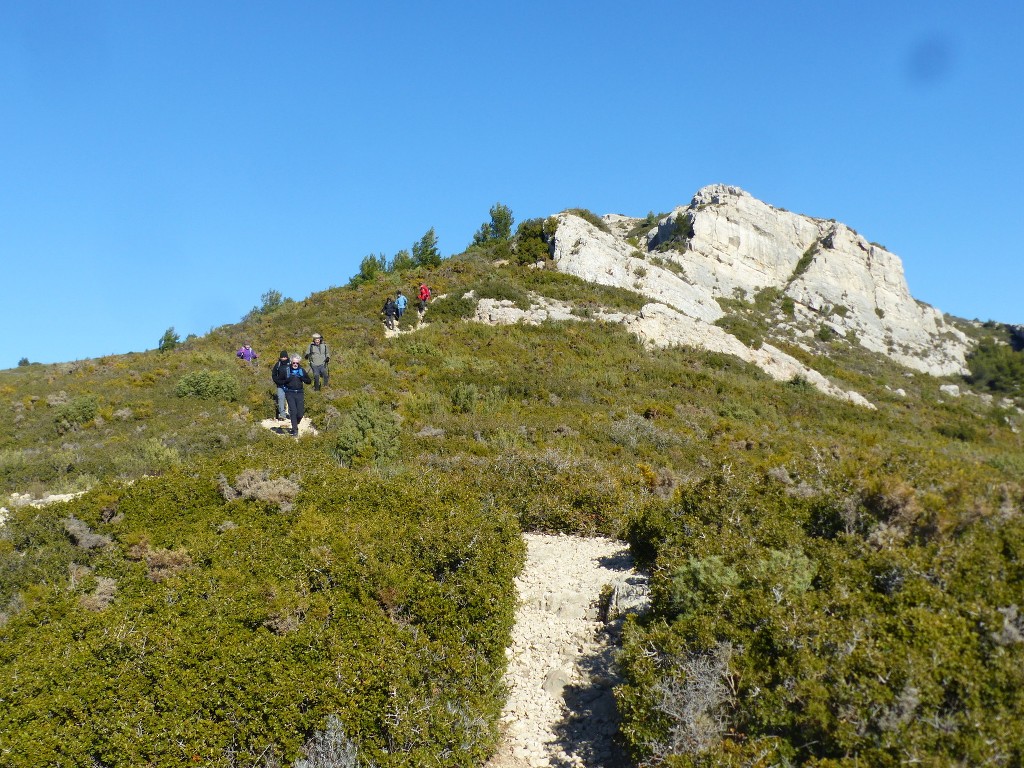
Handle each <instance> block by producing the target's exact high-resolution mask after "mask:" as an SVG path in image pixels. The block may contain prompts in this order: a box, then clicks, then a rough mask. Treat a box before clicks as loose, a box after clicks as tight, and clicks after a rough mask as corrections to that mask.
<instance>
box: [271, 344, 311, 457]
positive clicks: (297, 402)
mask: <svg viewBox="0 0 1024 768" xmlns="http://www.w3.org/2000/svg"><path fill="white" fill-rule="evenodd" d="M274 383H275V384H277V385H278V386H281V387H284V397H285V400H287V401H288V413H289V415H290V416H291V420H292V433H291V434H292V437H298V436H299V422H300V421H302V417H303V415H304V414H305V412H306V396H305V393H304V392H303V389H302V385H303V384H312V383H313V380H312V379H311V378H309V374H308V373H306V372H305V371H304V370H302V358H301V357H299V356H298V355H292V361H291V363H290V364H289V365H288V370H286V371H283V372H278V373H277V374H275V376H274Z"/></svg>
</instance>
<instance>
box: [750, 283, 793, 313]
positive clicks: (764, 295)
mask: <svg viewBox="0 0 1024 768" xmlns="http://www.w3.org/2000/svg"><path fill="white" fill-rule="evenodd" d="M781 298H782V290H781V289H779V288H774V287H772V286H769V287H767V288H762V289H761V290H760V291H758V292H757V293H755V294H754V307H755V308H756V309H757V311H758V312H767V311H768V310H770V309H771V308H772V307H773V306H775V304H776V303H777V302H778V301H779V300H780V299H781ZM790 301H792V299H791V300H790Z"/></svg>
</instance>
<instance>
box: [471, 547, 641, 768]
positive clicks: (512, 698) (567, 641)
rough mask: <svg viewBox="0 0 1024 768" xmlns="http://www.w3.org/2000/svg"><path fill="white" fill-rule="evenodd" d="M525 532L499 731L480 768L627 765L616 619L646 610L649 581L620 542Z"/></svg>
mask: <svg viewBox="0 0 1024 768" xmlns="http://www.w3.org/2000/svg"><path fill="white" fill-rule="evenodd" d="M525 538H526V543H527V548H528V551H527V563H526V567H525V568H524V569H523V573H522V574H521V575H520V577H519V578H518V579H516V587H517V589H518V591H519V599H520V607H519V611H518V613H517V614H516V624H515V628H514V629H513V631H512V645H511V647H510V648H509V649H508V654H509V667H508V671H507V673H506V675H505V682H506V684H507V685H508V687H509V698H508V703H507V704H506V706H505V710H504V712H503V714H502V724H503V726H504V727H505V733H506V735H505V741H504V743H503V744H502V746H501V747H500V749H499V751H498V753H497V754H496V755H495V756H494V758H492V759H491V761H490V762H489V763H488V764H487V768H540V767H541V766H555V767H557V768H568V767H570V766H572V767H573V768H577V767H579V768H619V767H620V766H628V765H629V764H630V763H629V761H628V759H627V758H626V755H625V753H624V751H623V749H622V748H621V746H620V745H619V743H618V741H617V739H616V734H617V733H618V717H617V715H616V711H615V701H614V698H613V696H612V687H613V686H614V685H615V684H616V683H617V682H618V678H617V677H616V673H615V670H614V665H613V656H614V653H615V650H616V647H617V644H618V640H619V634H620V628H621V622H622V617H623V616H624V615H625V614H626V613H630V612H635V611H639V610H643V608H644V607H645V606H646V603H647V579H646V577H645V576H643V575H640V574H638V573H636V571H635V570H633V561H632V558H631V557H630V555H629V551H628V548H627V546H626V545H625V544H623V543H622V542H619V541H612V540H610V539H600V538H582V537H576V536H543V535H538V534H526V536H525ZM606 585H608V586H610V590H608V594H607V597H606V599H605V600H603V601H601V600H600V598H601V592H602V588H603V587H605V586H606ZM599 603H603V604H599Z"/></svg>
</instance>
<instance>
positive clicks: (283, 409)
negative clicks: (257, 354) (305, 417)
mask: <svg viewBox="0 0 1024 768" xmlns="http://www.w3.org/2000/svg"><path fill="white" fill-rule="evenodd" d="M289 365H290V363H289V360H288V352H286V351H285V350H283V349H282V350H281V354H280V355H279V356H278V358H277V362H276V363H274V367H273V368H271V369H270V379H271V381H273V382H274V384H276V385H277V420H278V421H284V420H285V419H287V418H288V416H287V413H288V411H287V404H286V401H285V396H284V385H283V384H278V383H277V377H278V375H285V374H287V372H288V367H289Z"/></svg>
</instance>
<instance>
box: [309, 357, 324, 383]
mask: <svg viewBox="0 0 1024 768" xmlns="http://www.w3.org/2000/svg"><path fill="white" fill-rule="evenodd" d="M309 367H310V369H312V373H313V389H320V379H323V380H324V386H325V387H326V386H327V376H328V373H327V364H326V363H324V364H323V365H311V366H309Z"/></svg>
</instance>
